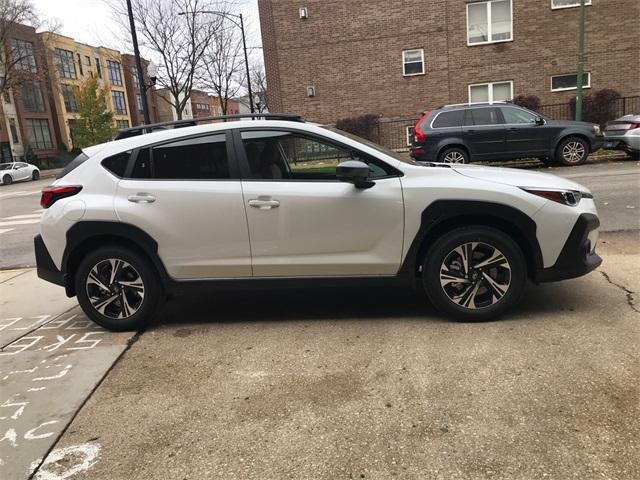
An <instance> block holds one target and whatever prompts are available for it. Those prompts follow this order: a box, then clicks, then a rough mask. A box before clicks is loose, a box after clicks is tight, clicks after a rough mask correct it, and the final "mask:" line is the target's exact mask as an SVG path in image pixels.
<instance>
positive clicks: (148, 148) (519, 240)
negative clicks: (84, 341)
mask: <svg viewBox="0 0 640 480" xmlns="http://www.w3.org/2000/svg"><path fill="white" fill-rule="evenodd" d="M174 123H175V122H174ZM176 126H182V125H180V124H179V122H178V124H177V125H176ZM146 128H151V127H146ZM121 136H124V137H127V138H122V139H120V140H115V141H113V142H109V143H104V144H101V145H96V146H93V147H89V148H87V149H85V150H84V151H83V153H82V154H81V155H80V156H79V157H77V158H76V159H75V160H74V161H73V162H71V163H70V164H69V165H68V166H67V168H65V170H64V171H63V172H62V173H61V175H60V176H59V177H58V179H57V180H56V181H55V182H54V183H53V184H52V185H51V186H49V187H47V188H45V189H44V190H43V192H42V199H41V204H42V207H43V208H45V209H46V211H45V213H44V215H43V217H42V221H41V226H40V228H41V234H40V235H38V236H37V237H36V238H35V250H36V258H37V266H38V274H39V275H40V277H41V278H44V279H45V280H48V281H51V282H54V283H56V284H59V285H63V286H64V287H65V289H66V293H67V295H69V296H73V295H75V296H77V297H78V301H79V303H80V305H81V306H82V308H83V310H84V311H85V313H86V314H87V316H89V317H90V318H91V319H93V320H94V321H95V322H96V323H98V324H100V325H102V326H103V327H106V328H109V329H113V330H126V329H137V328H140V327H142V326H143V325H144V324H145V323H146V322H147V321H149V320H150V319H151V318H152V317H153V316H154V312H156V309H157V307H158V305H159V304H160V303H161V301H162V300H164V298H165V297H166V295H167V294H168V293H169V292H172V291H174V290H176V289H178V288H182V287H187V286H193V285H196V284H197V285H199V286H200V287H201V286H202V283H203V282H208V285H210V286H211V288H221V287H223V286H224V287H225V288H226V287H228V286H229V285H233V286H237V287H240V288H244V287H247V286H248V285H257V284H262V283H266V282H272V283H275V284H276V285H281V286H283V287H285V286H287V285H290V284H291V283H293V284H294V285H296V286H300V285H319V284H328V285H337V284H340V283H339V282H347V281H348V282H353V281H355V282H359V283H360V284H363V285H364V284H365V282H367V281H376V282H380V281H389V280H394V281H398V282H406V284H407V285H419V286H422V287H423V288H424V291H425V292H426V294H427V295H428V297H429V299H430V300H431V302H432V303H433V305H434V306H435V307H436V308H437V309H438V310H440V311H441V312H442V313H443V314H445V315H447V316H450V317H453V318H457V319H462V320H471V321H474V320H486V319H489V318H492V317H496V316H498V315H500V314H502V313H504V312H505V311H507V310H508V309H509V308H511V307H513V306H514V305H515V304H517V303H518V300H519V298H520V297H521V294H522V293H523V289H524V287H525V284H526V282H527V280H528V279H530V280H532V281H533V282H547V281H555V280H562V279H567V278H573V277H577V276H580V275H584V274H586V273H588V272H590V271H591V270H593V269H594V268H596V267H597V266H598V265H600V263H601V259H600V257H599V256H598V255H597V254H596V253H595V247H596V241H597V236H598V227H599V220H598V216H597V213H596V207H595V204H594V201H593V197H592V195H591V194H590V193H589V191H588V190H587V189H586V188H584V187H582V186H581V185H578V184H576V183H574V182H571V181H569V180H565V179H563V178H559V177H555V176H552V175H547V174H541V173H535V172H528V171H522V170H513V169H504V168H493V167H483V166H468V165H451V164H440V163H418V162H415V161H411V160H408V159H407V158H405V157H403V156H400V155H398V154H396V153H394V152H391V151H388V150H385V149H383V148H381V147H380V146H378V145H375V144H373V143H370V142H368V141H366V140H363V139H360V138H357V137H354V136H351V135H350V134H347V133H344V132H340V131H337V130H334V129H332V128H325V127H322V126H319V125H314V124H310V123H305V122H303V121H302V120H300V119H299V118H298V117H289V116H284V115H280V116H278V115H265V118H264V119H260V120H244V119H240V120H239V121H234V122H229V123H213V124H203V125H196V126H186V127H182V128H173V129H164V130H160V131H153V132H152V133H144V131H143V130H141V129H140V128H138V129H135V128H134V129H129V130H123V131H121ZM291 280H294V282H291Z"/></svg>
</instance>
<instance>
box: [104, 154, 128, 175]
mask: <svg viewBox="0 0 640 480" xmlns="http://www.w3.org/2000/svg"><path fill="white" fill-rule="evenodd" d="M129 158H131V151H128V152H122V153H119V154H117V155H114V156H113V157H109V158H105V159H104V160H103V161H102V166H103V167H104V168H106V169H107V170H109V171H110V172H111V173H113V174H114V175H115V176H116V177H120V178H122V177H124V172H125V171H126V170H127V164H128V163H129Z"/></svg>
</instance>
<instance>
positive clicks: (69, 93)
mask: <svg viewBox="0 0 640 480" xmlns="http://www.w3.org/2000/svg"><path fill="white" fill-rule="evenodd" d="M62 98H64V108H65V110H66V111H67V112H69V113H75V112H77V111H78V103H77V102H76V94H75V92H74V91H73V86H71V85H62Z"/></svg>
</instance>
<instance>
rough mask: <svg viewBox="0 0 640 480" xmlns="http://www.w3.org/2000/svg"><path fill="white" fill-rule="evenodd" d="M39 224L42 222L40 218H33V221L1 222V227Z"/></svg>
mask: <svg viewBox="0 0 640 480" xmlns="http://www.w3.org/2000/svg"><path fill="white" fill-rule="evenodd" d="M38 222H40V219H39V218H32V219H31V220H10V221H8V222H0V227H9V226H11V225H29V224H32V223H38Z"/></svg>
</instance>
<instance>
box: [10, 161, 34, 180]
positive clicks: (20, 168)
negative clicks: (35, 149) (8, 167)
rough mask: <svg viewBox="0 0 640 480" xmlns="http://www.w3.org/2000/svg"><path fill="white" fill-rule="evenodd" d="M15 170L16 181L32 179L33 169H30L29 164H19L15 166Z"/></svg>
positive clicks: (14, 177)
mask: <svg viewBox="0 0 640 480" xmlns="http://www.w3.org/2000/svg"><path fill="white" fill-rule="evenodd" d="M13 169H14V172H13V173H14V175H13V179H14V180H26V179H28V178H29V177H31V169H30V168H29V165H28V164H27V163H23V162H18V163H16V164H14V166H13Z"/></svg>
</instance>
